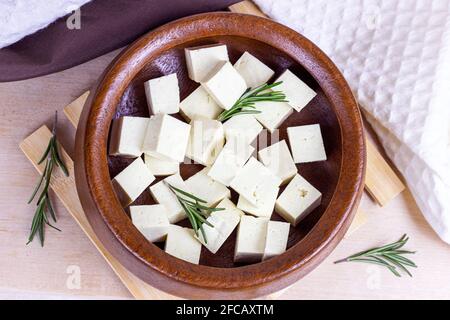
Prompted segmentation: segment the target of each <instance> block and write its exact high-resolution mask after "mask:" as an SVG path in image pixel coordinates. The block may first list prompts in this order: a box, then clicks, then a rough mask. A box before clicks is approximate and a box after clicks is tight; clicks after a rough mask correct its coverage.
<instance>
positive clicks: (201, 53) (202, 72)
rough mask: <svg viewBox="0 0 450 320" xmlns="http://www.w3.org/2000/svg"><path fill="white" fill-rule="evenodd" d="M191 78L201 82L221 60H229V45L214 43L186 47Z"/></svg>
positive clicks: (185, 51)
mask: <svg viewBox="0 0 450 320" xmlns="http://www.w3.org/2000/svg"><path fill="white" fill-rule="evenodd" d="M184 54H185V57H186V64H187V69H188V75H189V78H190V79H192V80H194V81H195V82H201V81H203V79H204V78H206V77H207V76H208V74H209V73H210V72H211V70H212V69H214V67H215V66H216V65H217V64H218V63H219V62H221V61H228V60H229V59H228V51H227V46H226V45H223V44H213V45H207V46H200V47H193V48H186V49H184Z"/></svg>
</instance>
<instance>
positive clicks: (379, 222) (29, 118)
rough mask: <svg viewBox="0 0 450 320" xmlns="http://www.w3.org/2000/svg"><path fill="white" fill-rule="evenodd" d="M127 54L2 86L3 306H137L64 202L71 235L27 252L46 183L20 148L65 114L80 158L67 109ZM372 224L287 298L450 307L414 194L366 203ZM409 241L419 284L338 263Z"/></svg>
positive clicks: (445, 263) (54, 236) (440, 261)
mask: <svg viewBox="0 0 450 320" xmlns="http://www.w3.org/2000/svg"><path fill="white" fill-rule="evenodd" d="M117 53H118V51H115V52H112V53H109V54H107V55H104V56H102V57H100V58H97V59H95V60H92V61H90V62H88V63H85V64H83V65H80V66H78V67H75V68H72V69H69V70H66V71H63V72H60V73H57V74H53V75H49V76H45V77H40V78H36V79H31V80H26V81H19V82H11V83H0V161H1V166H0V181H1V184H0V212H1V214H0V299H1V298H3V299H5V298H6V299H8V298H37V299H40V298H61V299H84V298H97V299H98V298H100V299H111V298H112V299H129V298H130V297H131V296H130V294H129V293H128V291H127V289H125V287H124V286H123V285H122V284H121V282H120V281H119V280H118V278H117V277H116V275H115V274H114V273H113V271H112V270H111V269H110V267H109V266H108V265H107V263H106V262H105V260H104V259H103V258H102V257H101V255H100V254H99V253H98V252H97V250H96V249H95V248H94V246H93V245H92V244H91V242H90V241H89V240H88V239H87V237H86V236H85V235H84V233H83V232H82V231H81V229H80V228H79V227H78V225H77V224H76V223H75V221H74V220H73V219H72V217H70V215H69V214H68V213H67V211H66V210H65V209H64V207H63V206H62V205H61V204H60V203H59V202H58V201H56V200H55V201H54V202H55V206H56V210H57V213H58V215H59V220H58V223H57V226H58V227H59V228H60V229H62V232H57V231H54V230H51V229H48V230H47V234H46V235H47V238H46V244H45V247H44V248H41V247H40V245H39V243H38V241H35V242H33V243H31V244H30V245H28V246H26V245H25V243H26V241H27V237H28V231H29V227H30V222H31V219H32V216H33V213H34V206H30V205H27V204H26V202H27V200H28V197H29V195H30V193H31V192H32V190H33V187H34V185H35V183H36V182H37V179H38V175H37V172H36V171H35V169H34V168H33V167H32V165H31V164H30V163H29V162H28V160H27V159H26V158H25V156H24V155H23V154H22V152H21V151H20V150H19V147H18V145H19V143H20V141H21V140H23V139H24V138H25V137H26V136H27V135H29V134H30V133H31V132H33V131H34V130H36V129H37V128H38V127H40V126H41V125H42V124H43V123H46V124H47V125H49V126H50V125H51V120H52V117H53V112H54V110H59V111H61V112H60V123H59V128H60V131H59V133H60V134H59V136H60V141H61V143H62V144H63V145H64V147H65V148H66V149H67V150H68V151H69V153H71V155H73V152H76V151H74V150H73V138H74V134H75V132H74V129H73V128H72V127H71V125H70V123H69V122H68V121H67V120H66V119H65V117H64V116H63V113H62V109H63V107H64V106H65V105H67V104H68V103H70V102H71V101H72V100H74V99H75V98H77V97H78V96H79V95H81V94H82V93H83V92H84V91H85V90H86V89H88V88H89V87H90V85H91V84H92V83H93V82H94V81H95V80H96V79H97V77H98V76H99V75H100V73H101V72H102V71H103V69H104V68H105V67H106V65H107V64H108V63H109V62H110V61H111V60H112V59H113V57H114V56H115V55H116V54H117ZM361 205H362V208H364V210H365V211H366V212H367V213H368V215H369V219H368V222H367V223H366V224H365V225H364V226H362V227H361V228H360V229H358V230H357V231H356V232H355V233H353V234H352V235H351V236H349V237H348V238H346V239H344V240H343V241H342V242H341V243H340V244H339V246H338V247H337V248H336V250H335V251H334V252H333V253H332V254H331V256H330V257H329V258H328V259H326V260H325V261H324V262H323V263H322V264H321V265H320V266H319V267H318V268H317V269H315V270H314V271H313V272H311V273H310V274H309V275H308V276H306V277H305V278H304V279H302V280H301V281H300V282H298V283H296V284H295V285H293V286H292V287H290V288H289V289H287V290H286V291H284V293H283V294H282V295H281V296H280V298H281V299H347V298H348V299H363V298H364V299H366V298H368V299H403V298H410V299H419V298H425V299H428V298H430V299H431V298H434V299H444V298H445V299H450V271H449V267H450V246H448V245H446V244H445V243H443V242H442V241H440V240H439V238H438V237H437V236H436V234H435V233H434V232H433V231H432V230H431V228H430V227H429V225H428V224H427V223H426V221H425V220H424V218H423V217H422V215H421V213H420V211H419V209H418V208H417V206H416V204H415V202H414V199H413V198H412V196H411V194H410V193H409V192H408V191H406V192H403V193H402V194H401V195H400V196H398V197H397V198H396V199H394V200H393V201H392V202H391V203H389V204H388V205H387V206H385V207H383V208H380V207H378V206H377V205H376V204H375V203H374V202H373V201H372V200H371V199H370V198H369V197H368V196H367V195H365V196H364V198H363V201H362V204H361ZM403 233H407V234H408V235H409V236H410V237H411V240H410V242H409V243H408V246H407V247H408V248H409V249H413V250H417V251H418V252H417V254H416V256H415V257H414V260H415V261H416V263H417V264H418V265H419V268H418V269H417V270H413V275H414V277H413V278H409V277H406V276H405V277H403V278H396V277H394V276H393V275H392V274H390V273H389V271H387V270H384V269H380V268H379V267H376V266H370V265H365V264H357V263H348V264H340V265H334V264H333V261H335V260H336V259H338V258H343V257H345V256H348V255H350V254H352V253H355V252H356V251H360V250H363V249H367V248H369V247H372V246H377V245H381V244H384V243H386V242H390V241H394V240H398V238H400V236H401V235H402V234H403Z"/></svg>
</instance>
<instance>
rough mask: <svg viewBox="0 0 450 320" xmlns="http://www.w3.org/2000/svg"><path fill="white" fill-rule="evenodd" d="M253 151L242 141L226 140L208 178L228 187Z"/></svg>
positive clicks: (253, 149)
mask: <svg viewBox="0 0 450 320" xmlns="http://www.w3.org/2000/svg"><path fill="white" fill-rule="evenodd" d="M254 151H255V148H253V147H252V146H251V145H248V144H246V143H245V142H244V143H243V141H242V140H234V139H231V140H228V141H227V143H226V144H225V146H224V147H223V149H222V151H221V152H220V153H219V156H218V157H217V159H216V161H215V162H214V164H213V165H212V166H211V169H210V170H209V172H208V176H210V177H211V178H212V179H213V180H215V181H218V182H220V183H222V184H223V185H225V186H227V187H228V186H229V185H230V182H231V180H233V179H234V177H235V176H236V174H237V173H238V171H239V169H241V168H242V167H243V166H244V164H245V163H246V162H247V160H248V159H249V158H250V156H251V155H252V153H253V152H254Z"/></svg>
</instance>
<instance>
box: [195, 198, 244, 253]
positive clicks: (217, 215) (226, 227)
mask: <svg viewBox="0 0 450 320" xmlns="http://www.w3.org/2000/svg"><path fill="white" fill-rule="evenodd" d="M217 208H223V209H224V210H221V211H215V212H213V213H211V215H210V216H209V217H208V219H206V220H207V221H208V222H209V223H211V224H212V225H213V226H214V227H210V226H208V225H206V224H203V229H204V231H205V234H206V240H207V241H205V239H204V238H203V234H202V233H199V236H198V237H197V236H196V237H197V239H198V240H199V241H200V242H201V243H202V244H203V245H204V246H205V247H206V248H207V249H208V250H209V251H211V252H212V253H214V254H215V253H216V252H217V251H218V250H219V249H220V247H222V245H223V244H224V242H225V241H226V240H227V239H228V237H229V236H230V235H231V233H232V232H233V230H234V229H235V228H236V226H237V225H238V224H239V221H240V220H241V216H243V215H244V213H243V212H242V211H241V210H239V209H238V208H236V206H235V205H234V203H233V202H231V200H230V199H228V198H225V199H223V200H222V201H221V202H219V204H218V205H217Z"/></svg>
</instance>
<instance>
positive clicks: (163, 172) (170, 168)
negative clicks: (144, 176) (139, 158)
mask: <svg viewBox="0 0 450 320" xmlns="http://www.w3.org/2000/svg"><path fill="white" fill-rule="evenodd" d="M144 162H145V164H146V165H147V167H148V168H149V169H150V171H151V172H152V173H153V175H154V176H170V175H172V174H176V173H178V172H180V163H179V162H178V161H174V160H163V159H158V158H155V157H152V156H149V155H148V154H144Z"/></svg>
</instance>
